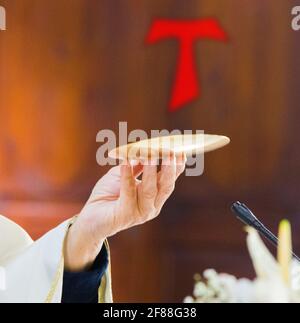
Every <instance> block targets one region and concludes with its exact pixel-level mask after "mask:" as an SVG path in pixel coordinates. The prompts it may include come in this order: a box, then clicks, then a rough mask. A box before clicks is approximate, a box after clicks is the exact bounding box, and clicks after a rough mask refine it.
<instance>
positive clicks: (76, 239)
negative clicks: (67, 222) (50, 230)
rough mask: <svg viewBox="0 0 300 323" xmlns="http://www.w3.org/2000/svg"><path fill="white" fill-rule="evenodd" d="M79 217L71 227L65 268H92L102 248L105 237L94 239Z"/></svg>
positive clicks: (69, 269) (78, 270)
mask: <svg viewBox="0 0 300 323" xmlns="http://www.w3.org/2000/svg"><path fill="white" fill-rule="evenodd" d="M80 222H81V221H79V219H78V220H77V221H76V222H75V223H74V224H73V225H72V226H71V227H70V228H69V231H68V233H67V236H66V241H65V247H64V259H65V270H66V271H70V272H80V271H86V270H89V269H90V268H91V266H92V265H93V263H94V261H95V259H96V258H97V256H98V254H99V252H100V251H101V249H102V246H103V243H104V239H103V240H102V239H100V240H97V241H93V238H92V235H91V234H90V232H85V231H86V230H84V227H82V225H81V223H80Z"/></svg>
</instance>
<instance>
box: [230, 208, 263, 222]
mask: <svg viewBox="0 0 300 323" xmlns="http://www.w3.org/2000/svg"><path fill="white" fill-rule="evenodd" d="M231 210H232V211H233V212H234V213H235V214H236V216H237V218H238V219H239V220H240V221H242V222H243V223H244V224H246V225H249V226H250V227H254V228H257V227H258V226H259V225H260V222H259V221H258V219H257V218H256V216H255V215H254V214H253V213H252V211H251V210H250V209H249V208H248V207H247V206H246V205H245V204H243V203H241V202H235V203H233V205H232V206H231Z"/></svg>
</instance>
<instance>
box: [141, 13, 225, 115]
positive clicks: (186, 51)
mask: <svg viewBox="0 0 300 323" xmlns="http://www.w3.org/2000/svg"><path fill="white" fill-rule="evenodd" d="M168 38H175V39H178V41H179V42H180V53H179V60H178V67H177V74H176V80H175V85H174V88H173V94H172V98H171V101H170V106H169V110H170V111H176V110H178V109H180V107H181V106H182V105H183V104H186V103H188V102H191V101H192V100H194V99H195V98H197V97H198V96H200V95H201V89H200V85H198V80H197V72H196V70H197V69H196V62H195V57H194V53H193V45H194V43H195V42H196V41H197V40H201V39H213V40H217V41H224V42H225V41H227V39H228V38H227V34H226V33H225V31H224V30H223V29H222V27H221V26H220V24H219V22H218V21H217V20H216V19H213V18H211V19H199V20H193V21H190V20H180V21H178V20H165V19H161V20H156V21H154V23H153V25H152V27H151V30H150V32H149V34H148V36H147V43H148V44H153V43H156V42H158V41H161V40H164V39H168Z"/></svg>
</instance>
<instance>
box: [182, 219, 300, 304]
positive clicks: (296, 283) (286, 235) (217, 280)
mask: <svg viewBox="0 0 300 323" xmlns="http://www.w3.org/2000/svg"><path fill="white" fill-rule="evenodd" d="M247 232H248V235H247V245H248V249H249V253H250V256H251V259H252V262H253V265H254V268H255V272H256V275H257V277H256V279H255V280H254V281H250V280H248V279H237V278H236V277H234V276H231V275H228V274H218V273H217V272H216V271H215V270H213V269H210V270H206V271H205V272H204V273H203V277H201V276H200V275H196V276H195V280H196V283H195V287H194V292H193V296H188V297H186V298H185V299H184V302H185V303H300V263H299V262H298V261H297V260H294V259H292V252H291V250H292V243H291V226H290V223H289V222H288V221H286V220H284V221H282V222H281V223H280V226H279V245H278V256H277V260H276V259H275V258H274V257H273V255H272V254H271V253H270V252H269V250H268V249H267V247H266V246H265V244H264V243H263V241H262V240H261V238H260V236H259V234H258V233H257V232H256V231H255V230H254V229H252V228H247Z"/></svg>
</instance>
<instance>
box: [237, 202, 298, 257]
mask: <svg viewBox="0 0 300 323" xmlns="http://www.w3.org/2000/svg"><path fill="white" fill-rule="evenodd" d="M231 210H232V211H233V212H234V213H235V214H236V216H237V218H238V219H239V220H240V221H242V222H243V223H244V224H246V225H247V226H250V227H252V228H254V229H255V230H256V231H258V232H259V233H260V234H261V235H262V236H263V237H265V238H266V239H267V240H268V241H270V242H271V243H272V244H273V245H274V246H275V247H278V238H277V237H276V236H275V235H274V234H273V233H272V232H271V231H270V230H269V229H267V228H266V226H265V225H264V224H263V223H262V222H260V221H259V220H258V218H257V217H256V216H255V215H254V214H253V212H252V211H251V210H250V209H249V208H248V207H247V206H246V205H245V204H243V203H241V202H235V203H234V204H233V205H232V207H231ZM291 253H292V255H293V257H294V258H295V259H296V260H298V261H299V262H300V258H299V257H298V256H297V255H296V254H295V253H294V252H293V251H291Z"/></svg>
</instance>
